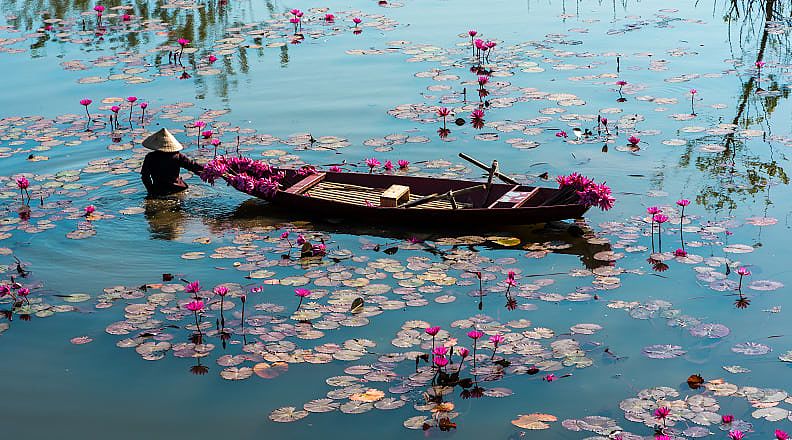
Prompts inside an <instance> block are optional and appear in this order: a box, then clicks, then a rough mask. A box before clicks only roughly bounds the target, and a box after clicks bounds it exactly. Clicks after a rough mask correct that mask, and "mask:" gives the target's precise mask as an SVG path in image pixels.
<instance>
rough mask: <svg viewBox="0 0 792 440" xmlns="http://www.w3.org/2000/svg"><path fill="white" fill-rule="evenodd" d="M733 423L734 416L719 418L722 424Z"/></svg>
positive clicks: (727, 415) (725, 415) (728, 415)
mask: <svg viewBox="0 0 792 440" xmlns="http://www.w3.org/2000/svg"><path fill="white" fill-rule="evenodd" d="M733 421H734V416H733V415H731V414H724V415H723V416H722V417H721V422H723V423H724V424H726V423H731V422H733Z"/></svg>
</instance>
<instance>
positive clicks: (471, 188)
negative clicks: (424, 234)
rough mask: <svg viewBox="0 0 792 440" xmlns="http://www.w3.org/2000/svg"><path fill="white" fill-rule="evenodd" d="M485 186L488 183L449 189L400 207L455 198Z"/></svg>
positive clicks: (410, 206)
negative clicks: (453, 189)
mask: <svg viewBox="0 0 792 440" xmlns="http://www.w3.org/2000/svg"><path fill="white" fill-rule="evenodd" d="M485 188H486V185H473V186H469V187H467V188H462V189H460V190H457V191H448V192H447V193H443V194H430V195H428V196H425V197H421V198H420V199H418V200H413V201H412V202H409V203H405V204H404V205H401V206H399V207H400V208H412V207H414V206H419V205H424V204H426V203H429V202H433V201H435V200H440V199H445V198H449V199H450V198H453V197H455V196H458V195H460V194H467V193H469V192H471V191H476V190H483V189H485Z"/></svg>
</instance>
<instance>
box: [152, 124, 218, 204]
mask: <svg viewBox="0 0 792 440" xmlns="http://www.w3.org/2000/svg"><path fill="white" fill-rule="evenodd" d="M143 146H144V147H146V148H148V149H149V150H154V151H152V152H151V153H149V154H147V155H146V158H145V159H144V160H143V166H142V167H141V169H140V178H141V179H142V180H143V185H145V186H146V189H147V190H148V193H149V195H150V196H165V195H169V194H175V193H178V192H182V191H184V190H185V189H187V184H186V183H184V180H182V178H181V177H180V176H179V171H180V169H181V168H184V169H186V170H188V171H190V172H192V173H196V174H197V173H200V172H201V171H203V166H202V165H200V164H198V163H196V162H195V161H194V160H192V159H190V158H189V157H187V156H185V155H184V154H182V153H179V151H181V150H183V149H184V147H183V146H182V144H181V143H179V141H177V140H176V138H175V137H173V135H172V134H171V133H170V132H169V131H168V130H167V129H165V128H163V129H161V130H160V131H158V132H156V133H154V134H152V135H151V136H149V137H147V138H146V139H145V140H144V141H143Z"/></svg>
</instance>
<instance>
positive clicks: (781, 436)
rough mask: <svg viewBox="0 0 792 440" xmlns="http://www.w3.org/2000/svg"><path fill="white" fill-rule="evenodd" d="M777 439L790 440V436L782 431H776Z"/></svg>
mask: <svg viewBox="0 0 792 440" xmlns="http://www.w3.org/2000/svg"><path fill="white" fill-rule="evenodd" d="M775 438H776V440H789V434H787V433H786V432H785V431H782V430H780V429H776V430H775Z"/></svg>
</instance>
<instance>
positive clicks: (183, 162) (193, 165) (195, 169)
mask: <svg viewBox="0 0 792 440" xmlns="http://www.w3.org/2000/svg"><path fill="white" fill-rule="evenodd" d="M179 166H180V167H182V168H184V169H185V170H187V171H189V172H191V173H193V174H199V173H200V172H201V171H203V168H204V167H203V165H201V164H199V163H198V162H196V161H194V160H192V159H190V158H189V157H187V156H185V155H184V154H181V153H179Z"/></svg>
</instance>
